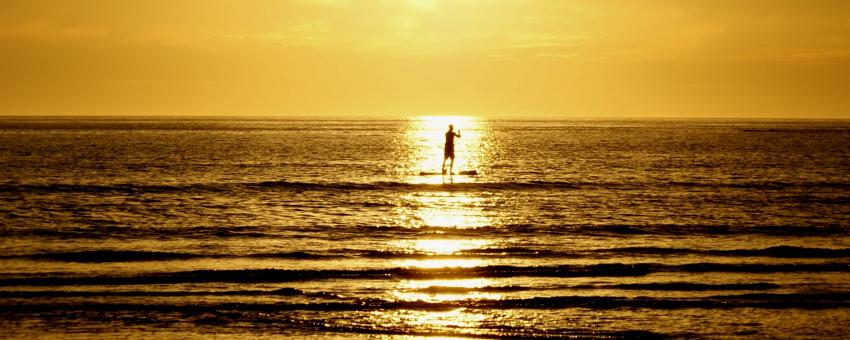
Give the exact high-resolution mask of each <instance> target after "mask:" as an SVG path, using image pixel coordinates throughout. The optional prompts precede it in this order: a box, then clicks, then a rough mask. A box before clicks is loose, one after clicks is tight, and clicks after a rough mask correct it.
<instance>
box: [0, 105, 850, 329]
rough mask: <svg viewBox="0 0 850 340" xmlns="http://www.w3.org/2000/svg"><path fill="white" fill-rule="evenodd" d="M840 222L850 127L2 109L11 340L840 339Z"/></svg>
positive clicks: (843, 299)
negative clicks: (20, 112) (445, 168)
mask: <svg viewBox="0 0 850 340" xmlns="http://www.w3.org/2000/svg"><path fill="white" fill-rule="evenodd" d="M448 124H454V125H455V127H456V129H459V130H460V131H461V136H462V137H461V138H460V139H458V140H457V141H456V154H457V156H458V159H457V162H456V164H455V172H459V171H468V170H476V171H477V172H478V175H477V176H461V175H454V176H449V175H447V176H441V175H420V173H421V172H426V173H438V172H439V170H440V163H441V161H442V152H443V151H442V144H443V134H444V133H445V131H446V128H447V125H448ZM848 216H850V122H848V121H805V120H801V121H745V120H736V121H711V120H552V119H548V120H486V119H482V118H471V117H420V118H411V119H399V120H366V119H354V120H329V119H328V120H306V119H305V120H298V119H279V120H269V119H209V118H207V119H177V118H174V119H159V118H157V119H106V118H99V119H83V118H78V119H57V118H39V119H24V118H4V119H2V120H0V247H2V248H1V249H2V254H0V332H1V333H0V337H20V338H30V337H37V336H63V337H75V336H76V337H98V338H109V337H114V338H126V337H128V336H129V337H204V336H212V335H218V336H233V337H243V338H266V337H269V336H280V337H289V336H318V337H329V336H336V337H345V338H348V337H392V336H404V337H418V336H441V337H461V336H471V337H529V338H535V337H540V338H551V337H579V338H581V337H610V338H619V337H645V338H664V337H687V338H692V337H707V338H715V337H749V338H754V339H755V338H765V337H782V338H794V337H799V338H838V337H846V336H848V335H850V219H848Z"/></svg>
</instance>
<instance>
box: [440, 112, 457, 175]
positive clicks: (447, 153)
mask: <svg viewBox="0 0 850 340" xmlns="http://www.w3.org/2000/svg"><path fill="white" fill-rule="evenodd" d="M454 128H455V127H454V125H451V124H449V131H447V132H446V148H445V149H444V150H443V166H442V167H441V169H442V170H443V174H445V173H446V160H447V159H449V158H451V159H452V161H451V163H449V173H450V174H451V173H452V169H453V168H454V166H455V137H457V138H460V130H458V131H457V132H454V131H453V130H454Z"/></svg>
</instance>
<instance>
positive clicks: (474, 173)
mask: <svg viewBox="0 0 850 340" xmlns="http://www.w3.org/2000/svg"><path fill="white" fill-rule="evenodd" d="M437 175H460V176H478V171H476V170H465V171H461V172H458V173H456V174H450V173H445V174H444V173H441V172H425V171H420V172H419V176H437Z"/></svg>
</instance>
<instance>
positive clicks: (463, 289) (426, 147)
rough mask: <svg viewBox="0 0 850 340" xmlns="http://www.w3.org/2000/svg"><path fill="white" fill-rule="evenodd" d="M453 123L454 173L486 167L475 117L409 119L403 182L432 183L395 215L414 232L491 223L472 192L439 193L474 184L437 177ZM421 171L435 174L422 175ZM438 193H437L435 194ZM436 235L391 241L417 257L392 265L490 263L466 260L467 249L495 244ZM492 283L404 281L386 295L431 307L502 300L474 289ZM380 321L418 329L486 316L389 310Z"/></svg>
mask: <svg viewBox="0 0 850 340" xmlns="http://www.w3.org/2000/svg"><path fill="white" fill-rule="evenodd" d="M449 124H453V125H454V127H455V131H458V130H459V132H460V134H461V138H460V139H458V140H456V141H455V144H456V146H455V155H456V156H457V157H456V159H455V164H454V172H455V173H459V172H460V171H470V170H476V171H478V172H479V174H480V173H481V172H482V170H484V169H482V167H484V166H486V164H485V162H484V160H485V159H486V154H485V152H484V148H485V146H484V145H483V143H482V140H483V138H482V136H485V135H486V134H487V133H488V129H487V127H486V126H485V124H484V122H483V121H482V120H480V119H478V118H476V117H464V116H430V117H417V118H415V119H412V120H411V122H410V124H409V126H408V129H407V131H406V133H405V142H404V145H405V146H406V147H407V152H406V153H405V154H406V155H408V156H409V157H410V159H408V160H407V163H406V164H410V165H408V166H409V168H407V169H406V170H404V171H401V172H402V173H406V174H407V179H406V181H407V182H408V183H415V184H429V185H431V184H433V185H434V187H433V188H430V189H429V190H425V191H420V192H413V193H411V194H409V195H406V196H404V200H406V201H407V202H408V203H409V204H405V205H404V208H402V209H401V210H400V211H399V216H400V217H401V218H402V219H403V220H404V221H406V223H405V224H406V225H408V226H410V227H414V228H421V227H430V228H442V229H444V230H446V231H445V232H444V233H448V232H447V231H448V230H450V229H467V228H480V227H486V226H490V225H492V222H493V221H491V220H490V218H489V217H488V216H487V215H486V214H485V213H484V211H483V207H484V205H485V204H484V203H486V202H485V201H484V198H483V197H481V196H480V195H479V194H478V193H475V192H464V191H460V190H448V189H449V188H450V187H446V189H447V190H445V191H442V190H439V189H440V188H442V185H451V184H453V183H455V184H459V183H474V182H476V181H478V180H479V177H475V176H461V175H454V176H451V175H446V176H443V175H441V174H440V166H441V164H442V162H443V146H444V143H445V132H446V131H447V130H448V125H449ZM420 172H425V173H432V174H434V175H422V174H420ZM434 189H437V190H434ZM439 235H440V232H439V231H437V233H436V234H434V235H433V236H430V237H427V238H422V239H413V240H401V241H394V242H390V243H389V244H388V247H389V248H391V249H394V250H395V251H398V252H401V253H406V254H418V255H422V256H421V257H416V258H410V259H404V260H398V261H395V263H394V266H400V267H406V268H422V269H429V268H446V267H454V268H469V267H477V266H485V265H488V264H490V263H491V260H488V259H483V258H471V257H467V256H465V251H468V250H475V249H481V248H487V247H491V246H492V244H493V241H491V240H487V239H481V238H466V239H459V238H447V239H441V238H439ZM492 284H493V281H492V279H488V278H469V279H450V280H430V279H423V280H405V281H402V282H400V283H399V284H398V286H396V287H395V288H394V289H391V290H389V291H388V292H387V293H388V294H390V295H391V296H393V297H394V298H395V299H398V300H402V301H427V302H432V303H439V302H450V301H460V300H468V299H501V294H496V293H492V292H488V291H486V290H485V289H478V288H484V287H487V286H490V285H492ZM381 317H382V318H391V319H396V320H398V321H400V322H401V323H404V324H407V325H409V326H411V327H414V328H418V329H433V328H457V327H462V328H475V327H477V325H478V324H480V323H481V322H482V321H483V318H484V316H483V315H482V314H479V313H472V312H470V311H468V310H465V309H463V308H460V309H453V310H449V311H415V310H407V311H388V312H385V313H384V314H382V315H381Z"/></svg>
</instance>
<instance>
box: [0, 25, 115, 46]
mask: <svg viewBox="0 0 850 340" xmlns="http://www.w3.org/2000/svg"><path fill="white" fill-rule="evenodd" d="M111 32H112V30H111V29H110V28H109V27H105V26H100V25H61V24H58V23H54V22H48V21H38V20H35V21H27V22H23V23H18V24H13V25H9V26H5V27H0V39H9V40H30V41H67V40H96V39H103V38H106V37H107V36H109V35H110V33H111Z"/></svg>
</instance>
